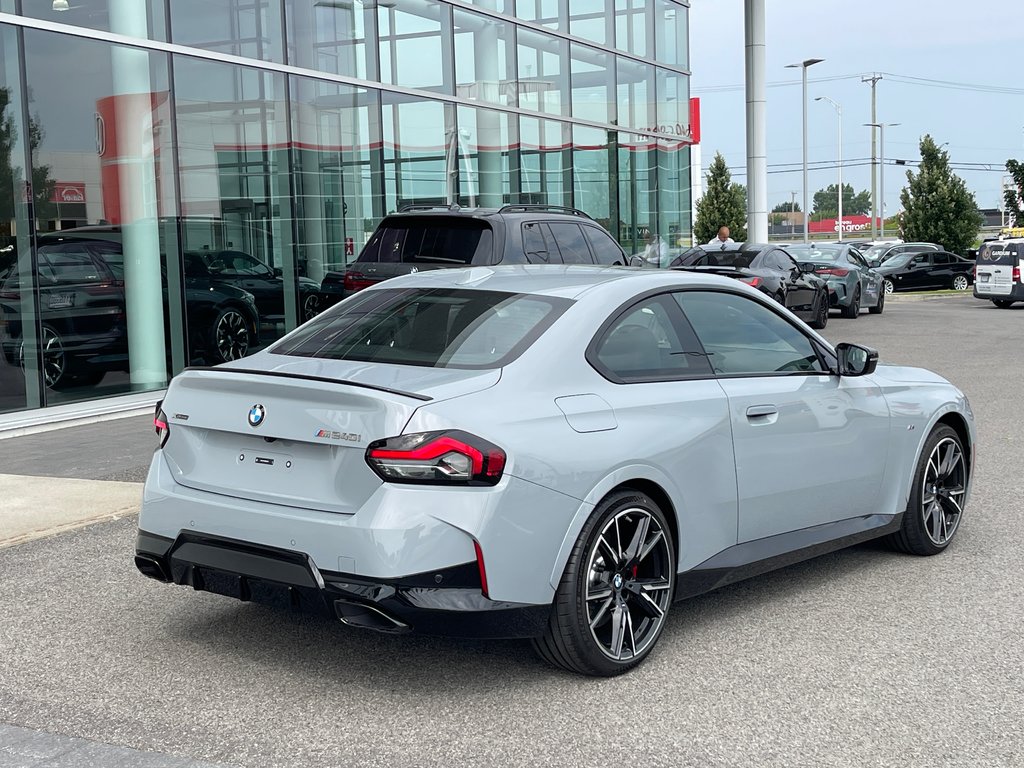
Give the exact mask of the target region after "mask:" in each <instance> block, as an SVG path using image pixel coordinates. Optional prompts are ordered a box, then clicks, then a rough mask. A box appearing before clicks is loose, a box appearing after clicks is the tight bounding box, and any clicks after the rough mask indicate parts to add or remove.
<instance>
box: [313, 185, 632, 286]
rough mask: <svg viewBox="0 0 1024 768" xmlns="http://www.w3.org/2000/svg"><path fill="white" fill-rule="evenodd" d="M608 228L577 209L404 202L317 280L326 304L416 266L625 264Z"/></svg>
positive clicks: (448, 267)
mask: <svg viewBox="0 0 1024 768" xmlns="http://www.w3.org/2000/svg"><path fill="white" fill-rule="evenodd" d="M627 263H628V258H627V256H626V254H625V253H624V252H623V250H622V248H621V247H620V246H619V244H618V243H617V242H615V240H614V238H612V236H611V235H609V234H608V232H607V231H606V230H605V229H604V228H603V227H602V226H601V225H600V224H598V223H597V222H596V221H594V220H593V219H592V218H590V216H588V215H587V214H585V213H583V212H582V211H578V210H576V209H575V208H564V207H561V206H555V205H515V204H513V205H506V206H503V207H501V208H459V207H458V206H451V207H436V206H406V207H404V208H402V209H401V210H400V211H399V212H398V213H393V214H391V215H389V216H386V217H385V218H384V220H383V221H381V223H380V224H379V225H378V226H377V229H376V230H374V233H373V236H372V237H371V238H370V240H369V242H367V243H366V245H365V246H364V247H363V250H362V251H361V252H360V254H359V257H358V258H357V259H356V260H355V261H354V262H352V263H351V264H349V265H348V267H347V269H346V270H345V271H344V272H328V273H327V274H326V275H325V276H324V279H323V282H322V284H321V286H320V293H321V297H322V299H323V301H324V305H325V306H329V305H331V304H334V303H336V302H337V301H339V300H341V299H343V298H346V297H347V296H351V295H352V294H353V293H355V292H356V291H359V290H362V289H363V288H367V287H369V286H371V285H374V284H376V283H379V282H380V281H382V280H387V279H388V278H390V277H397V276H398V275H407V274H409V273H411V272H422V271H423V270H427V269H452V268H455V267H466V266H490V265H493V264H608V265H614V264H618V265H626V264H627Z"/></svg>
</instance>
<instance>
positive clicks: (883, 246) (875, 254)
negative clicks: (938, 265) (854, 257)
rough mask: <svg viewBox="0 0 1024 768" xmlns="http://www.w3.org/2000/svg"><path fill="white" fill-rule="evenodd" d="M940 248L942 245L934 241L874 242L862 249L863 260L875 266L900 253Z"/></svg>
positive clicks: (938, 249) (939, 249)
mask: <svg viewBox="0 0 1024 768" xmlns="http://www.w3.org/2000/svg"><path fill="white" fill-rule="evenodd" d="M941 250H942V246H939V245H936V244H935V243H900V242H893V243H876V244H875V245H872V246H871V247H870V248H867V249H865V250H864V261H866V262H867V263H868V266H869V267H877V266H879V265H881V264H884V263H885V262H886V261H888V260H889V259H891V258H894V257H896V256H899V255H900V254H904V253H920V252H921V251H941Z"/></svg>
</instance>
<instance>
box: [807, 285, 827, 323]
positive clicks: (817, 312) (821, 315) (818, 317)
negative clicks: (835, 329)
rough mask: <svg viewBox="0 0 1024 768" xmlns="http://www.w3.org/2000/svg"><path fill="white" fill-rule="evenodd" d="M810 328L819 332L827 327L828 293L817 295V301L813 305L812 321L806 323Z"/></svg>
mask: <svg viewBox="0 0 1024 768" xmlns="http://www.w3.org/2000/svg"><path fill="white" fill-rule="evenodd" d="M808 325H809V326H811V328H814V329H815V330H816V331H820V330H822V329H824V328H825V326H826V325H828V292H827V291H823V292H822V293H820V294H818V301H817V303H816V304H815V305H814V319H813V320H811V321H810V322H809V323H808Z"/></svg>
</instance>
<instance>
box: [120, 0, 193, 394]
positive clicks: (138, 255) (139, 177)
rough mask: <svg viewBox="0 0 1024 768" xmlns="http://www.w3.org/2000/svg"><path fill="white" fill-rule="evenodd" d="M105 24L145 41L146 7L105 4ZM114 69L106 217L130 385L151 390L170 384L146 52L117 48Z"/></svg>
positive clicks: (128, 2)
mask: <svg viewBox="0 0 1024 768" xmlns="http://www.w3.org/2000/svg"><path fill="white" fill-rule="evenodd" d="M110 23H111V31H113V32H116V33H119V34H122V35H130V36H133V37H142V38H145V37H148V32H149V29H148V21H147V18H146V4H145V3H140V2H138V0H110ZM111 65H112V66H111V69H112V72H113V112H114V125H113V126H107V127H106V130H107V132H108V137H107V141H106V144H107V148H108V151H109V148H110V146H111V138H112V137H111V136H110V135H109V134H110V133H111V132H112V133H113V134H114V136H116V146H117V152H118V154H117V157H116V158H110V159H109V162H116V164H117V174H116V178H117V184H118V198H119V200H120V204H119V207H120V210H119V211H107V212H106V216H107V218H108V219H110V220H111V221H120V222H121V237H122V248H123V249H124V292H125V303H126V305H127V306H126V311H127V321H128V365H129V374H130V380H131V386H132V388H133V389H151V388H154V387H158V386H161V385H163V384H166V382H167V355H166V345H165V342H164V297H163V277H162V275H161V270H160V261H161V254H160V233H159V228H158V221H157V186H156V162H155V156H154V153H153V108H154V98H153V93H152V85H151V84H150V79H149V53H148V52H147V51H144V50H139V49H135V48H127V47H124V46H116V47H114V48H112V49H111ZM107 161H108V160H107V159H105V162H107ZM171 255H172V256H174V257H177V254H171Z"/></svg>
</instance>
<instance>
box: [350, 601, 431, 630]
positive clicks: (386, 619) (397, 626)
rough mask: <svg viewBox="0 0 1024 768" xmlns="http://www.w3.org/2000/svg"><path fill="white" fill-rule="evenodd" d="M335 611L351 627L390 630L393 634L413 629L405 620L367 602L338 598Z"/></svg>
mask: <svg viewBox="0 0 1024 768" xmlns="http://www.w3.org/2000/svg"><path fill="white" fill-rule="evenodd" d="M334 612H335V613H336V614H337V615H338V618H339V619H341V623H342V624H346V625H348V626H350V627H359V628H361V629H372V630H375V631H377V632H389V633H391V634H400V633H402V632H408V631H410V630H411V629H412V627H410V626H409V625H408V624H406V623H405V622H404V621H399V620H398V619H396V618H394V617H393V616H389V615H388V614H387V613H385V612H384V611H382V610H381V609H380V608H377V607H376V606H373V605H367V604H365V603H353V602H350V601H348V600H341V599H338V600H335V601H334Z"/></svg>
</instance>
